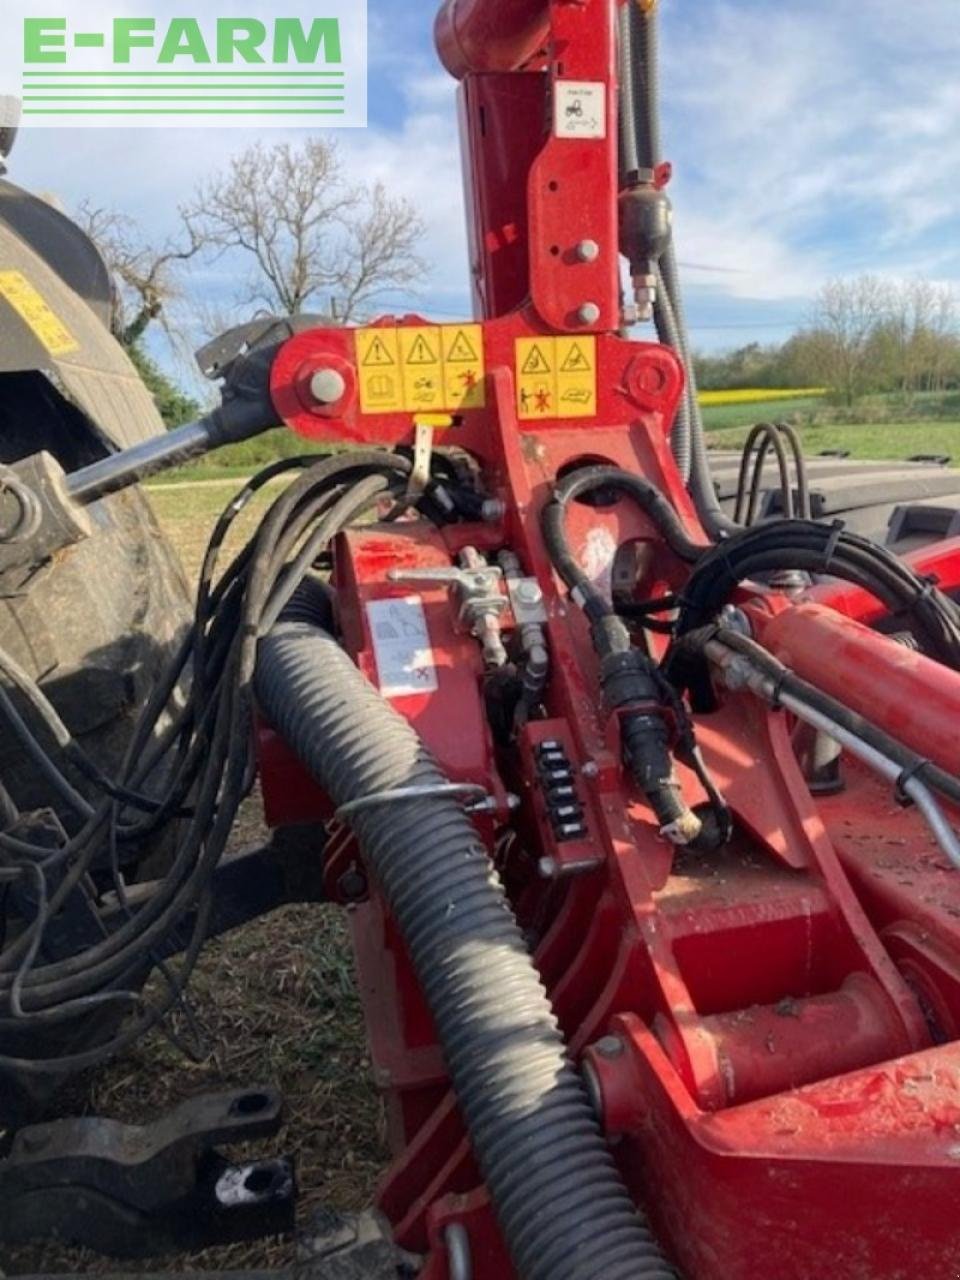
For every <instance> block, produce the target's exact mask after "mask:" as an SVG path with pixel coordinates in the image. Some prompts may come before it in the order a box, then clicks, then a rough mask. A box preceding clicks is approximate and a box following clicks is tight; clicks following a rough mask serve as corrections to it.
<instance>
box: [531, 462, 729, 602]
mask: <svg viewBox="0 0 960 1280" xmlns="http://www.w3.org/2000/svg"><path fill="white" fill-rule="evenodd" d="M597 489H615V490H617V491H618V492H620V493H623V494H625V495H626V496H627V497H629V498H631V499H632V500H633V501H634V502H636V503H637V504H638V505H639V506H640V508H641V509H642V510H643V512H644V513H645V514H646V515H647V516H648V517H649V518H650V519H651V520H652V521H653V523H654V525H656V527H657V529H658V531H659V532H660V533H662V534H663V537H664V539H665V541H666V543H667V546H668V547H669V548H670V549H671V551H673V553H674V554H675V555H676V556H677V557H678V558H679V559H681V560H683V561H685V562H687V563H696V562H697V560H699V558H700V557H701V556H702V555H703V553H704V552H705V551H706V550H708V548H707V547H705V546H703V545H701V544H699V543H697V542H694V540H693V539H692V538H691V537H690V535H689V534H688V533H687V530H686V528H685V526H684V524H683V521H682V520H681V519H680V517H679V515H677V512H676V511H675V509H674V508H673V506H672V505H671V503H670V502H669V501H668V500H667V498H666V497H665V496H664V494H663V493H661V491H660V490H659V489H658V488H657V487H656V485H654V484H651V483H650V481H649V480H644V479H643V478H642V477H641V476H635V475H632V474H631V473H630V472H629V471H623V470H621V469H620V468H619V467H609V466H597V467H583V468H582V469H581V470H578V471H574V472H572V473H571V474H570V475H569V476H567V477H566V478H565V479H563V480H560V481H558V483H557V485H556V487H555V489H554V495H553V500H552V501H551V502H548V503H547V505H546V506H545V507H544V509H543V515H542V518H541V527H542V531H543V540H544V543H545V545H546V548H547V552H548V554H549V556H550V559H551V561H552V562H553V565H554V568H555V569H556V570H557V572H558V573H559V574H560V577H561V578H562V579H563V581H564V583H565V584H566V586H567V587H568V588H569V589H570V592H571V594H573V595H574V596H575V597H577V603H578V604H580V605H581V607H582V608H583V610H584V612H585V613H586V614H587V616H588V617H589V618H590V619H591V621H592V622H597V621H599V620H600V619H602V618H606V617H611V616H612V615H613V607H612V605H611V604H610V602H609V601H608V600H607V599H606V597H605V596H604V595H603V593H602V592H601V591H600V590H598V588H597V587H596V586H594V584H593V583H592V582H591V581H590V579H589V577H588V576H587V574H586V573H585V572H584V570H583V568H582V567H581V565H580V564H579V562H578V560H577V558H576V556H575V555H574V554H573V551H572V549H571V547H570V542H569V539H568V538H567V531H566V512H567V507H568V506H569V504H570V503H571V502H573V501H574V499H576V498H579V497H582V496H583V495H584V494H585V493H593V492H595V491H596V490H597Z"/></svg>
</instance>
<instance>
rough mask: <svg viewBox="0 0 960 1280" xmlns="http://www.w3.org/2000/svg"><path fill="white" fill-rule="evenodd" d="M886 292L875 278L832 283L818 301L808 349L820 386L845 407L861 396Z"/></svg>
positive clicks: (886, 300)
mask: <svg viewBox="0 0 960 1280" xmlns="http://www.w3.org/2000/svg"><path fill="white" fill-rule="evenodd" d="M890 308H891V288H890V285H889V284H888V283H887V282H886V281H883V280H879V279H877V277H876V276H858V277H857V278H856V279H853V280H831V281H830V282H829V283H827V284H826V285H824V287H823V289H822V290H821V291H820V294H819V296H818V297H817V301H816V307H815V311H814V322H813V330H812V332H811V333H810V334H809V339H810V349H811V352H812V353H813V354H814V357H815V360H816V363H817V365H818V366H819V369H820V371H821V376H822V377H823V379H824V381H825V382H826V383H827V384H828V385H829V386H830V387H832V388H833V389H834V390H835V391H837V392H838V393H839V394H840V395H841V396H842V397H843V400H844V403H845V404H847V405H852V404H853V402H854V401H855V400H856V398H857V396H859V395H860V394H862V392H863V391H864V390H866V388H867V385H868V383H869V379H870V371H871V364H872V362H873V359H874V356H875V352H876V343H875V341H874V339H875V337H876V334H877V332H878V329H879V327H880V325H881V324H882V323H883V322H884V320H885V319H886V318H887V317H888V316H889V314H890Z"/></svg>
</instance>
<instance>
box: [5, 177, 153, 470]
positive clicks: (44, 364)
mask: <svg viewBox="0 0 960 1280" xmlns="http://www.w3.org/2000/svg"><path fill="white" fill-rule="evenodd" d="M112 305H113V303H112V286H111V281H110V276H109V273H108V271H107V268H106V266H105V265H104V262H103V259H102V258H101V256H100V254H99V253H98V251H97V249H96V248H95V247H94V245H93V243H92V242H91V241H90V240H89V239H88V237H87V236H85V235H84V233H83V232H82V231H81V230H80V228H79V227H77V226H76V225H75V224H74V223H72V222H71V221H70V220H69V218H66V217H65V216H64V215H63V214H61V213H59V212H58V211H57V210H56V209H55V208H53V206H52V205H50V204H48V203H47V202H46V201H44V200H40V199H38V198H37V197H35V196H31V195H29V194H28V193H27V192H25V191H22V190H21V189H20V188H19V187H16V186H14V185H13V184H12V183H10V182H7V181H6V180H3V179H0V374H4V373H23V372H30V371H42V372H43V373H44V374H45V375H46V376H47V377H48V378H49V379H50V381H51V382H53V384H54V385H55V386H56V387H57V389H58V390H59V391H60V392H61V394H63V395H64V396H65V397H66V398H67V399H68V400H70V401H72V402H73V404H74V405H76V407H77V408H78V409H80V410H81V412H82V413H83V414H84V415H85V417H86V418H87V419H88V420H89V421H90V423H91V425H92V426H93V427H94V428H95V430H96V431H97V433H98V434H99V435H100V436H101V437H102V439H103V443H104V444H105V445H106V446H107V447H108V448H109V447H112V448H126V447H128V446H129V445H133V444H138V443H139V442H140V441H142V440H147V439H149V438H150V437H151V436H156V435H159V434H161V433H162V432H163V430H164V425H163V421H162V420H161V418H160V415H159V413H158V412H157V409H156V406H155V404H154V402H153V399H152V397H151V395H150V393H149V392H148V391H147V389H146V388H145V387H144V385H143V383H142V382H141V381H140V378H139V375H138V374H137V371H136V369H135V368H134V366H133V364H132V363H131V361H130V359H129V357H128V356H127V354H126V352H125V351H124V350H123V348H122V347H121V346H120V344H119V343H118V342H117V341H116V339H115V338H114V336H113V334H112V333H111V331H110V314H111V310H112Z"/></svg>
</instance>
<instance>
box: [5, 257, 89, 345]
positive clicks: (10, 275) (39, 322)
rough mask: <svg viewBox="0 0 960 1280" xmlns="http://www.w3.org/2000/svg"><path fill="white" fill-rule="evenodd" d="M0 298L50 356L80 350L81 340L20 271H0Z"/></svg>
mask: <svg viewBox="0 0 960 1280" xmlns="http://www.w3.org/2000/svg"><path fill="white" fill-rule="evenodd" d="M0 298H6V300H7V302H9V304H10V306H11V307H13V309H14V311H16V313H17V314H18V315H19V317H20V319H21V320H22V321H23V322H24V324H26V325H27V327H28V328H29V329H30V330H31V332H32V333H33V336H34V337H35V338H36V339H37V340H38V341H39V342H41V343H42V344H43V346H44V347H46V349H47V351H49V353H50V354H51V355H52V356H67V355H69V354H70V353H71V351H79V350H80V343H79V342H78V341H77V340H76V338H75V337H74V336H73V334H72V333H71V332H70V330H69V329H68V328H67V326H66V325H65V324H64V323H63V321H62V320H61V319H60V317H59V316H58V315H57V314H56V312H55V311H54V310H53V309H52V308H51V307H50V306H49V305H48V303H47V302H46V300H45V299H44V298H43V296H42V295H41V294H40V293H39V292H38V291H37V290H36V289H35V288H34V287H33V285H32V284H31V283H30V281H29V280H28V279H27V278H26V276H25V275H23V274H22V272H20V271H0Z"/></svg>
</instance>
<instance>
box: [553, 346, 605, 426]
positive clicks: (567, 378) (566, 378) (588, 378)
mask: <svg viewBox="0 0 960 1280" xmlns="http://www.w3.org/2000/svg"><path fill="white" fill-rule="evenodd" d="M596 413H597V340H596V338H595V337H593V336H592V335H590V336H588V337H583V338H557V417H559V418H594V417H596Z"/></svg>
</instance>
